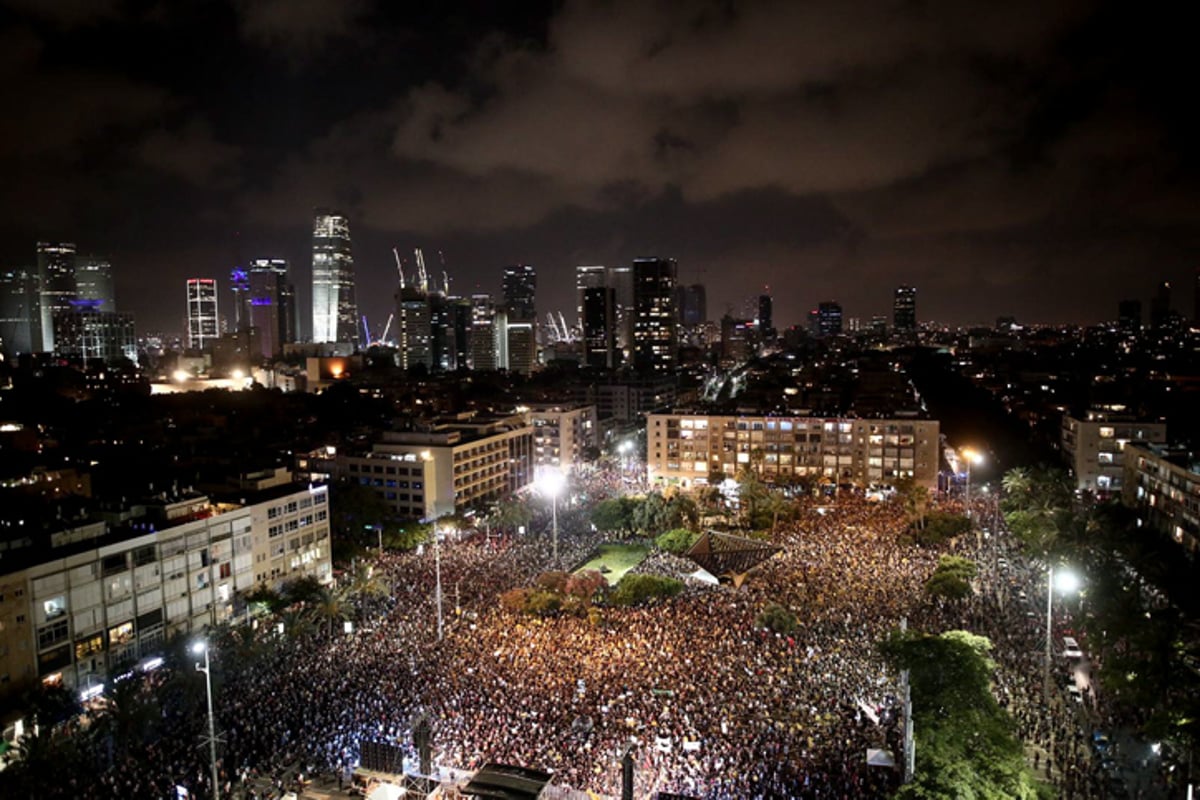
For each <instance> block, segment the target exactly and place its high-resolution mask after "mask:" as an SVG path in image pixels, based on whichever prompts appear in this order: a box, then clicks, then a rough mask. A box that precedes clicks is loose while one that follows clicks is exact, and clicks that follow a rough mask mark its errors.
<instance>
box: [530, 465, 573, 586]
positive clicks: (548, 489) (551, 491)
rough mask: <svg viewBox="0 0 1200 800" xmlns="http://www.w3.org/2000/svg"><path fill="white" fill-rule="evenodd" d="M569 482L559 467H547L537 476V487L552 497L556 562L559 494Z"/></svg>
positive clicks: (552, 529) (552, 528)
mask: <svg viewBox="0 0 1200 800" xmlns="http://www.w3.org/2000/svg"><path fill="white" fill-rule="evenodd" d="M566 484H567V476H566V475H563V473H562V470H560V469H558V468H557V467H546V468H545V469H543V470H542V471H541V474H540V475H538V478H537V488H538V491H539V492H541V493H542V494H545V495H549V496H550V498H551V505H550V509H551V510H550V519H551V531H552V535H553V537H554V539H553V542H554V544H553V547H554V562H555V563H558V496H559V494H561V493H562V490H563V487H564V486H566Z"/></svg>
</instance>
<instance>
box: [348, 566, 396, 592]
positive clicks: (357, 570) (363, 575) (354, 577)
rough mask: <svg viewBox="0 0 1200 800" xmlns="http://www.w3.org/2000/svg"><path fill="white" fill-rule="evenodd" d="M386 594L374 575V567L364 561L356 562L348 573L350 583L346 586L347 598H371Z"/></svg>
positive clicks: (385, 590)
mask: <svg viewBox="0 0 1200 800" xmlns="http://www.w3.org/2000/svg"><path fill="white" fill-rule="evenodd" d="M385 594H387V587H386V586H384V585H383V581H382V580H381V579H380V577H379V576H378V575H377V574H375V567H374V565H372V564H370V563H368V562H366V561H357V562H355V564H354V567H353V569H352V571H351V573H350V581H349V583H348V584H347V585H346V596H347V597H348V598H353V599H359V598H373V597H382V596H383V595H385Z"/></svg>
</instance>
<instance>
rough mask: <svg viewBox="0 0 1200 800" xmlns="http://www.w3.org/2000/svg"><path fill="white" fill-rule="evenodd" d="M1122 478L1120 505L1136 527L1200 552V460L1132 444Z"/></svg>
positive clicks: (1184, 453) (1187, 454) (1181, 451)
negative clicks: (1130, 514)
mask: <svg viewBox="0 0 1200 800" xmlns="http://www.w3.org/2000/svg"><path fill="white" fill-rule="evenodd" d="M1124 477H1125V480H1124V483H1123V486H1122V491H1121V501H1122V502H1123V503H1124V504H1125V505H1126V506H1128V507H1130V508H1132V509H1133V510H1134V511H1135V512H1136V513H1137V515H1138V524H1139V525H1145V526H1147V527H1148V528H1150V529H1151V530H1156V531H1158V532H1160V533H1162V534H1165V535H1167V536H1170V537H1171V538H1172V539H1174V540H1175V542H1177V543H1178V544H1181V545H1183V546H1184V547H1186V548H1187V549H1188V550H1189V551H1191V552H1192V553H1193V554H1194V553H1195V552H1196V551H1197V550H1200V460H1197V459H1196V458H1195V457H1193V455H1192V454H1191V453H1190V452H1189V451H1187V450H1186V449H1183V448H1168V447H1163V446H1162V445H1156V444H1147V443H1142V442H1136V443H1135V442H1131V443H1130V444H1129V445H1128V446H1127V447H1126V448H1125V476H1124Z"/></svg>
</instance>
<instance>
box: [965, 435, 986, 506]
mask: <svg viewBox="0 0 1200 800" xmlns="http://www.w3.org/2000/svg"><path fill="white" fill-rule="evenodd" d="M962 457H963V461H964V462H966V465H967V487H966V491H964V492H963V497H964V498H965V500H964V502H965V504H966V506H967V516H970V514H971V465H972V464H982V463H983V453H980V452H979V451H978V450H972V449H971V448H969V447H966V448H963V451H962Z"/></svg>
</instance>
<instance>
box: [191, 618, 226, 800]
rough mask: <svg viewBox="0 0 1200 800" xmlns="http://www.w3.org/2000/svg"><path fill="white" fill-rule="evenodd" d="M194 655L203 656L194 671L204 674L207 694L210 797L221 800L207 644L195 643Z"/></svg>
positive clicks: (202, 642)
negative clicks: (202, 660)
mask: <svg viewBox="0 0 1200 800" xmlns="http://www.w3.org/2000/svg"><path fill="white" fill-rule="evenodd" d="M192 652H193V653H195V654H196V655H200V654H201V653H203V654H204V666H203V667H202V666H200V664H199V663H197V664H196V670H197V671H199V672H203V673H204V688H205V690H206V692H207V694H208V757H209V761H210V762H211V764H212V796H213V800H221V785H220V781H219V779H218V777H217V730H216V722H215V720H214V719H213V695H212V671H211V670H210V669H209V664H208V643H207V642H204V641H199V642H196V643H195V644H193V645H192Z"/></svg>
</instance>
